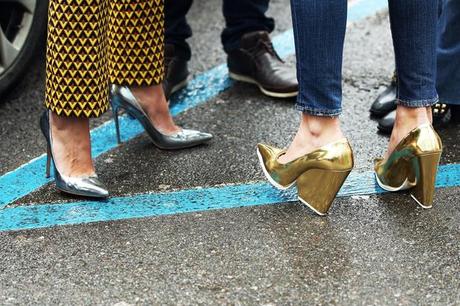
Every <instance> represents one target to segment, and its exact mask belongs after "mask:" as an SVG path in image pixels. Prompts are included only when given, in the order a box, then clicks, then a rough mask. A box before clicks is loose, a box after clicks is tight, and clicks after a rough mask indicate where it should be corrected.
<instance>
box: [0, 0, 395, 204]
mask: <svg viewBox="0 0 460 306" xmlns="http://www.w3.org/2000/svg"><path fill="white" fill-rule="evenodd" d="M386 6H387V0H358V1H356V2H353V5H352V7H351V8H350V10H349V14H348V20H349V22H355V21H358V20H360V19H362V18H364V17H366V16H370V15H372V14H373V13H375V12H376V11H378V10H380V9H383V8H385V7H386ZM273 43H274V45H275V48H276V50H277V51H278V52H279V54H280V56H281V57H286V56H288V55H291V54H293V53H294V40H293V34H292V30H289V31H286V32H284V33H283V34H280V35H278V36H276V37H275V38H274V39H273ZM232 84H233V81H232V80H230V79H229V78H228V70H227V66H226V65H225V64H223V65H220V66H217V67H215V68H213V69H211V70H209V71H207V72H204V73H202V74H200V75H198V76H197V77H195V78H194V79H193V80H192V81H190V82H189V85H188V86H187V88H185V89H184V90H183V91H181V92H180V93H178V94H176V95H175V96H174V97H172V99H174V102H177V104H175V105H174V106H173V107H172V108H171V113H172V114H173V116H176V115H178V114H180V113H182V112H184V111H186V110H188V109H190V108H193V107H195V106H197V105H199V104H202V103H204V102H206V101H208V100H210V99H212V98H213V97H215V96H217V95H218V94H220V93H221V92H223V91H225V90H227V89H228V88H230V87H231V86H232ZM120 125H121V132H122V139H123V140H124V141H127V140H130V139H132V138H134V137H136V136H138V135H140V134H141V133H142V132H143V129H142V127H141V125H140V124H139V123H138V122H137V121H133V120H129V119H128V118H126V116H122V117H121V118H120ZM91 138H92V154H93V157H95V158H96V157H98V156H99V155H101V154H103V153H105V152H107V151H109V150H112V149H114V148H116V147H117V143H116V141H115V128H114V123H113V122H112V121H109V122H106V123H104V124H102V125H101V126H99V127H97V128H95V129H94V130H92V131H91ZM45 159H46V157H45V156H44V155H42V156H39V157H37V158H35V159H33V160H31V161H30V162H28V163H26V164H24V165H22V166H21V167H19V168H17V169H15V170H13V171H11V172H8V173H6V174H4V175H2V176H0V209H2V208H4V207H5V206H6V205H8V204H9V203H11V202H13V201H15V200H17V199H20V198H22V197H24V196H26V195H28V194H29V193H31V192H33V191H35V190H37V189H38V188H40V187H42V186H44V185H45V184H47V183H49V182H50V181H52V179H47V178H45V176H44V173H43V171H44V170H43V169H44V167H45Z"/></svg>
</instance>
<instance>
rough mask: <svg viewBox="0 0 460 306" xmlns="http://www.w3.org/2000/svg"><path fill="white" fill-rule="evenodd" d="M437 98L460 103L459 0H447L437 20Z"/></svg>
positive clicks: (450, 102) (448, 102) (451, 102)
mask: <svg viewBox="0 0 460 306" xmlns="http://www.w3.org/2000/svg"><path fill="white" fill-rule="evenodd" d="M439 35H440V36H439V45H438V78H437V89H438V93H439V98H440V100H441V101H442V102H444V103H447V104H456V105H460V1H459V0H447V1H446V4H445V6H444V9H443V13H442V15H441V20H440V22H439Z"/></svg>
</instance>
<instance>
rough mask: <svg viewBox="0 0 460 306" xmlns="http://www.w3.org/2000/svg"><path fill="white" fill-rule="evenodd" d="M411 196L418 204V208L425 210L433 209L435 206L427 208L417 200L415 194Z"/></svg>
mask: <svg viewBox="0 0 460 306" xmlns="http://www.w3.org/2000/svg"><path fill="white" fill-rule="evenodd" d="M410 196H411V198H412V199H414V201H415V202H417V204H418V206H420V207H421V208H423V209H430V208H433V205H431V206H425V205H423V204H422V203H420V201H419V200H417V198H416V197H415V196H414V195H413V194H411V195H410Z"/></svg>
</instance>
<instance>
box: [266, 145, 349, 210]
mask: <svg viewBox="0 0 460 306" xmlns="http://www.w3.org/2000/svg"><path fill="white" fill-rule="evenodd" d="M285 152H286V151H285V150H281V149H277V148H273V147H271V146H268V145H264V144H259V145H258V148H257V155H258V156H259V161H260V164H261V167H262V170H263V171H264V174H265V176H266V177H267V179H268V181H269V182H270V183H271V184H272V185H273V186H275V187H276V188H278V189H287V188H289V187H291V186H292V185H294V184H296V183H297V192H298V197H299V200H300V201H301V202H302V203H303V204H305V205H306V206H308V207H309V208H311V209H312V210H313V211H314V212H316V213H317V214H318V215H321V216H324V215H325V214H327V212H328V211H329V209H330V207H331V205H332V202H333V201H334V199H335V197H336V195H337V193H338V192H339V190H340V187H342V185H343V183H344V182H345V179H346V178H347V176H348V174H350V172H351V169H353V151H352V149H351V147H350V144H349V143H348V141H347V139H341V140H339V141H336V142H333V143H330V144H327V145H325V146H323V147H321V148H319V149H317V150H315V151H313V152H310V153H308V154H306V155H304V156H302V157H299V158H297V159H295V160H293V161H291V162H289V163H287V164H281V163H279V162H278V158H279V157H280V156H281V155H283V154H284V153H285Z"/></svg>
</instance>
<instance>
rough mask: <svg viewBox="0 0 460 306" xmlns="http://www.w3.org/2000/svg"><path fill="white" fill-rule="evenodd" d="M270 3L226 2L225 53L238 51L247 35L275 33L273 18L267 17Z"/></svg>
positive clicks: (251, 0)
mask: <svg viewBox="0 0 460 306" xmlns="http://www.w3.org/2000/svg"><path fill="white" fill-rule="evenodd" d="M181 1H183V0H181ZM268 3H269V0H224V3H223V13H224V17H225V29H224V31H223V32H222V36H221V38H222V44H223V46H224V50H225V52H227V53H229V52H231V51H232V50H235V49H238V48H239V46H240V39H241V37H242V36H243V35H244V34H246V33H249V32H253V31H267V32H269V33H270V32H272V31H273V29H274V28H275V22H274V20H273V18H268V17H267V16H265V13H266V12H267V10H268Z"/></svg>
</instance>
